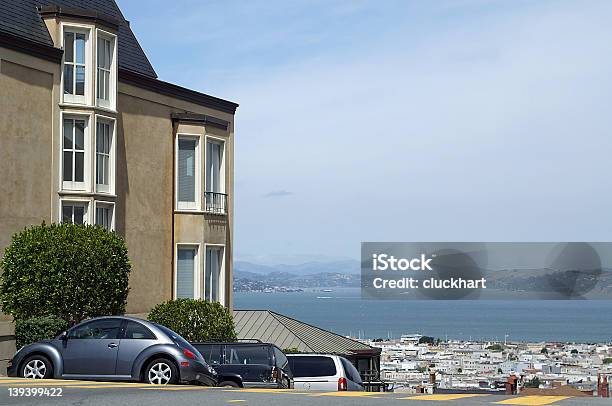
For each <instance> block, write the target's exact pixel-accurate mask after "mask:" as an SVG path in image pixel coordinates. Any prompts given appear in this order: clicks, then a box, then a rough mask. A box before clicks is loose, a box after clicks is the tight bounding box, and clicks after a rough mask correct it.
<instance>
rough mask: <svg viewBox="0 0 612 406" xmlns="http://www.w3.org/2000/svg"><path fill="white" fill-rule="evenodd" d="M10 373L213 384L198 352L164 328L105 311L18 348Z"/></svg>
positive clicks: (212, 375) (211, 373)
mask: <svg viewBox="0 0 612 406" xmlns="http://www.w3.org/2000/svg"><path fill="white" fill-rule="evenodd" d="M7 375H8V376H20V377H24V378H34V379H44V378H60V379H91V380H121V381H141V382H147V383H152V384H160V385H166V384H173V383H179V382H183V383H199V384H203V385H208V386H215V385H216V384H217V378H216V376H217V373H216V372H215V370H214V369H212V368H211V367H210V366H209V365H208V364H207V363H206V361H204V358H203V357H202V355H201V354H200V353H199V352H198V350H196V349H195V348H194V347H193V346H192V345H191V344H189V343H188V342H187V341H186V340H185V339H183V338H182V337H181V336H180V335H178V334H177V333H175V332H174V331H172V330H170V329H169V328H167V327H164V326H161V325H159V324H156V323H151V322H148V321H145V320H141V319H137V318H133V317H125V316H107V317H98V318H95V319H90V320H87V321H84V322H82V323H80V324H78V325H76V326H74V327H72V328H70V329H69V330H67V331H64V332H63V333H61V334H60V335H59V336H58V337H56V338H55V339H53V340H43V341H39V342H37V343H34V344H30V345H28V346H25V347H23V348H21V349H20V350H19V351H17V352H16V353H15V355H14V356H13V359H12V360H11V361H9V365H8V368H7Z"/></svg>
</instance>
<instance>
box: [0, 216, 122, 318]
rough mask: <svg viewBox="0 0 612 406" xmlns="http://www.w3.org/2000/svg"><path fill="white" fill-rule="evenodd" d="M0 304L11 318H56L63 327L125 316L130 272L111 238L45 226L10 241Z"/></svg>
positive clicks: (0, 264)
mask: <svg viewBox="0 0 612 406" xmlns="http://www.w3.org/2000/svg"><path fill="white" fill-rule="evenodd" d="M0 268H1V269H2V271H3V272H2V275H1V276H0V283H1V286H0V304H1V305H2V311H3V312H4V313H8V314H11V315H12V316H13V317H14V318H15V319H22V320H25V319H28V318H31V317H36V316H56V317H59V318H60V319H62V320H66V321H67V322H68V323H69V325H73V324H76V323H78V322H80V321H81V320H83V319H85V318H89V317H95V316H101V315H112V314H121V313H123V312H124V311H125V304H126V300H127V295H128V291H129V288H128V278H129V274H130V270H131V265H130V261H129V258H128V251H127V247H126V245H125V243H124V241H123V240H122V239H121V237H119V236H118V235H117V234H115V233H112V232H108V231H106V230H105V229H104V228H102V227H95V226H82V225H79V226H77V225H73V224H51V225H45V224H44V223H43V224H42V225H40V226H34V227H30V228H26V229H25V230H23V231H22V232H20V233H17V234H15V235H14V236H13V239H12V242H11V244H10V245H9V246H8V247H7V248H6V250H5V252H4V257H3V258H2V261H0Z"/></svg>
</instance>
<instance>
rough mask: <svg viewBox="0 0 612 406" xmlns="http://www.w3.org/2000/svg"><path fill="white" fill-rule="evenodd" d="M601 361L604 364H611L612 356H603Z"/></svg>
mask: <svg viewBox="0 0 612 406" xmlns="http://www.w3.org/2000/svg"><path fill="white" fill-rule="evenodd" d="M603 363H604V364H606V365H607V364H612V358H604V359H603Z"/></svg>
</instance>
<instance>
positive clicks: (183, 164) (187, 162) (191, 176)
mask: <svg viewBox="0 0 612 406" xmlns="http://www.w3.org/2000/svg"><path fill="white" fill-rule="evenodd" d="M178 144H179V146H178V149H179V151H178V199H179V201H181V202H195V201H196V198H195V189H196V183H195V178H196V168H195V162H196V161H195V160H196V154H195V150H196V141H195V140H189V139H179V142H178Z"/></svg>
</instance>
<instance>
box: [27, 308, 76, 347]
mask: <svg viewBox="0 0 612 406" xmlns="http://www.w3.org/2000/svg"><path fill="white" fill-rule="evenodd" d="M66 328H68V323H67V322H66V321H64V320H62V319H60V318H58V317H53V316H43V317H31V318H29V319H25V320H21V319H17V320H15V340H16V341H17V343H16V345H17V348H21V347H22V346H24V345H28V344H32V343H35V342H37V341H40V340H45V339H49V338H54V337H56V336H57V335H58V334H59V333H61V332H62V331H64V330H65V329H66Z"/></svg>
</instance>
